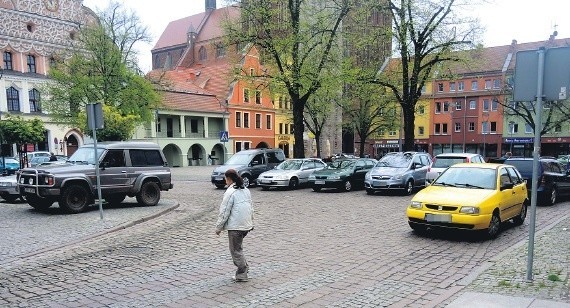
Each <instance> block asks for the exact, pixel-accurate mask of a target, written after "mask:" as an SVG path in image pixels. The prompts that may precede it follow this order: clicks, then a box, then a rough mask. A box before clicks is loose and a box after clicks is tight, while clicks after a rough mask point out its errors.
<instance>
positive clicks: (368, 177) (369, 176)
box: [364, 172, 372, 180]
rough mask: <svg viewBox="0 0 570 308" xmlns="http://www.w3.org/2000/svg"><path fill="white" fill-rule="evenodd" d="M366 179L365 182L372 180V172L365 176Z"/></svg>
mask: <svg viewBox="0 0 570 308" xmlns="http://www.w3.org/2000/svg"><path fill="white" fill-rule="evenodd" d="M364 179H365V180H372V174H371V173H370V172H366V174H365V175H364Z"/></svg>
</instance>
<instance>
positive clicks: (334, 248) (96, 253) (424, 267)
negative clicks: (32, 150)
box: [0, 167, 570, 307]
mask: <svg viewBox="0 0 570 308" xmlns="http://www.w3.org/2000/svg"><path fill="white" fill-rule="evenodd" d="M211 170H212V167H188V168H175V169H173V174H174V178H175V179H176V180H175V183H174V184H175V188H174V189H173V190H172V191H170V192H164V193H163V198H164V204H165V208H169V207H174V206H175V205H176V204H177V203H176V202H178V203H179V206H178V207H177V208H173V209H172V210H171V211H169V212H166V213H164V214H163V215H160V216H158V217H156V218H154V219H151V220H148V221H145V222H143V223H139V224H136V225H133V226H130V227H128V228H125V229H118V230H116V231H114V232H104V233H103V234H99V235H98V236H95V237H93V236H91V237H89V236H88V233H89V232H92V234H95V233H97V232H100V231H101V230H100V229H98V230H92V231H85V234H80V235H79V236H75V238H80V239H81V240H77V241H70V240H69V239H68V238H69V237H70V236H68V234H66V232H64V231H61V229H62V228H63V229H65V228H68V229H69V228H71V226H73V228H77V229H79V227H78V226H82V225H85V224H86V222H85V221H79V220H81V219H85V220H86V221H87V222H89V221H93V219H94V218H95V216H97V215H98V212H97V211H94V212H89V213H85V214H79V215H69V216H66V215H55V218H53V217H52V216H47V217H46V216H44V217H43V219H44V220H45V224H44V223H43V222H42V221H41V215H40V219H39V220H37V221H35V222H33V223H30V225H34V226H35V227H34V228H32V229H31V230H29V231H28V232H30V234H32V233H34V232H35V234H34V235H35V236H36V239H35V240H33V241H31V244H30V243H28V242H26V241H25V239H24V238H23V237H15V240H12V241H10V240H7V239H1V240H0V244H1V245H2V250H4V249H5V248H6V247H8V250H10V251H12V252H11V253H9V254H6V255H4V254H2V255H0V265H1V267H0V277H2V278H1V279H0V306H6V307H263V306H277V307H297V306H305V307H321V306H324V307H438V306H439V307H443V306H446V305H448V304H451V303H453V301H454V300H456V299H457V298H458V297H459V296H461V294H465V293H466V292H473V291H475V292H492V293H501V294H509V295H519V296H525V295H527V296H532V297H535V298H542V299H555V300H558V301H560V302H563V303H569V304H570V299H569V298H568V292H567V291H568V268H569V267H568V256H569V254H568V247H569V246H570V245H568V240H569V237H568V232H569V231H567V230H568V229H565V230H563V229H564V228H567V227H568V226H567V225H568V206H569V204H570V203H569V202H563V203H558V204H556V205H554V206H552V207H539V208H538V209H537V229H538V233H537V242H536V246H535V250H536V251H535V273H536V274H535V277H536V278H535V282H533V283H530V284H529V283H525V285H524V286H523V283H522V282H521V280H520V277H521V271H522V273H524V271H525V270H526V263H525V260H526V259H525V258H524V253H525V251H524V249H525V245H524V243H525V240H526V238H527V237H528V235H527V234H528V219H527V221H526V222H525V224H524V225H523V226H522V227H513V226H512V225H510V224H506V225H505V228H504V230H503V232H502V233H501V234H500V235H499V237H498V238H497V239H496V240H494V241H488V240H483V239H480V238H479V237H476V236H473V235H471V234H469V233H465V232H452V234H442V233H434V234H430V235H427V236H418V235H416V234H414V233H413V232H411V231H410V229H409V227H408V226H407V224H406V218H405V208H406V206H407V204H408V202H409V200H410V199H411V197H405V196H399V195H396V194H390V195H375V196H368V195H366V193H365V192H363V191H354V192H350V193H336V192H329V191H326V192H321V193H315V192H312V191H310V190H309V189H299V190H295V191H287V190H278V191H275V190H270V191H261V190H260V189H259V188H252V196H253V199H254V206H255V209H256V217H255V230H254V231H252V232H250V233H249V234H248V236H247V237H246V238H245V240H244V250H245V253H246V257H247V258H248V262H249V263H250V267H251V269H250V276H251V280H250V281H249V282H247V283H233V282H232V281H231V278H230V277H231V276H232V273H233V271H234V270H235V267H234V266H233V264H232V262H231V257H230V255H229V251H228V248H227V236H226V235H224V234H222V236H216V235H215V234H214V227H213V225H214V222H215V220H216V216H217V208H218V205H219V202H220V201H221V196H222V194H223V190H217V189H215V188H213V186H212V185H211V184H210V183H209V173H210V171H211ZM14 206H22V205H14ZM10 207H11V206H8V207H6V204H0V211H2V215H3V214H4V212H5V211H7V212H10V211H9V210H7V209H10ZM143 209H144V208H143ZM121 210H125V211H136V210H139V207H131V208H126V209H121ZM151 210H155V209H151ZM109 211H110V210H109ZM153 213H155V212H153ZM153 213H151V214H150V215H153ZM18 215H20V216H15V217H13V216H12V217H4V216H2V218H0V222H1V224H2V225H3V226H8V225H10V226H12V227H3V228H2V231H3V234H4V235H5V236H4V237H5V238H11V237H12V236H15V234H17V233H18V232H21V230H22V229H21V228H19V227H14V226H16V225H18V223H15V222H13V221H12V220H16V219H17V220H20V224H22V226H24V225H26V224H27V221H28V220H33V218H35V217H36V215H39V214H38V213H36V212H35V211H32V210H26V211H25V212H23V213H20V214H18ZM89 215H93V217H90V216H89ZM125 215H133V217H131V218H127V216H122V218H120V219H119V218H117V220H116V224H117V225H121V224H125V223H128V222H129V221H132V220H135V219H140V218H142V217H145V215H147V214H142V213H140V214H139V213H137V214H135V213H129V214H125ZM29 217H32V219H29ZM69 217H72V218H74V219H70V218H69ZM97 218H98V216H97ZM52 220H53V221H55V222H52ZM119 220H120V223H119ZM74 221H75V222H76V223H74ZM57 222H61V224H58V223H57ZM564 226H566V227H564ZM82 236H83V237H82ZM71 237H73V236H71ZM42 239H45V240H46V241H47V240H50V241H51V242H49V243H47V244H46V245H45V246H46V247H52V245H54V244H55V245H56V248H55V249H46V248H45V247H44V246H42V245H40V244H38V243H40V242H41V241H42ZM543 242H546V244H548V243H549V242H550V244H549V245H546V246H543ZM59 243H64V244H65V243H67V244H66V245H63V244H60V245H59V246H58V245H57V244H59ZM19 245H21V246H28V245H30V246H31V247H29V248H27V249H24V248H14V246H19ZM38 251H39V252H38ZM5 256H9V257H8V258H6V257H5ZM521 263H525V264H521ZM521 265H522V266H521ZM521 267H522V269H521ZM551 274H555V275H557V277H558V279H560V281H556V282H553V281H551V280H548V277H546V278H544V277H545V275H546V276H547V275H551ZM541 282H542V284H541ZM517 284H518V285H517Z"/></svg>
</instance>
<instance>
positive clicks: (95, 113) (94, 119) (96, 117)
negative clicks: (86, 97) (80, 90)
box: [87, 103, 103, 220]
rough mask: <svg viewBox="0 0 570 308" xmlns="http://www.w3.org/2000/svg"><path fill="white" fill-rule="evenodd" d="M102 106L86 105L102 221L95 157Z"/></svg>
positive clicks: (101, 202) (96, 160)
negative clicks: (91, 134)
mask: <svg viewBox="0 0 570 308" xmlns="http://www.w3.org/2000/svg"><path fill="white" fill-rule="evenodd" d="M101 108H102V106H101V105H99V104H96V103H93V104H87V120H88V121H89V123H90V126H91V127H90V128H91V129H92V130H93V151H94V154H95V156H94V164H95V177H96V178H97V200H98V201H99V216H100V217H101V220H103V200H102V196H101V175H100V172H99V156H98V155H97V128H103V111H102V109H101Z"/></svg>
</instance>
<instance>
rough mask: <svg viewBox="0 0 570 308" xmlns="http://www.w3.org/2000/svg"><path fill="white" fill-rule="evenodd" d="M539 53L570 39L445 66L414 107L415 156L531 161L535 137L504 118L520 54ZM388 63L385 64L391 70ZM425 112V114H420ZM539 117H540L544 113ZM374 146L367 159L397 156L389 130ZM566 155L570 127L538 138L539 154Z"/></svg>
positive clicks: (482, 51) (480, 54)
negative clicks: (508, 154)
mask: <svg viewBox="0 0 570 308" xmlns="http://www.w3.org/2000/svg"><path fill="white" fill-rule="evenodd" d="M540 47H545V48H547V49H548V48H560V47H570V38H564V39H555V38H554V37H551V38H550V39H549V40H545V41H538V42H530V43H518V42H517V41H514V40H513V41H512V42H511V44H510V45H503V46H493V47H485V48H477V49H474V50H469V51H465V58H466V59H469V60H468V61H465V62H456V63H451V64H447V66H446V67H445V69H442V70H440V71H439V72H437V73H438V75H439V76H440V77H439V78H437V77H436V78H434V79H433V80H430V81H429V83H428V84H426V87H425V89H424V91H423V93H424V94H423V96H422V98H421V100H420V101H419V102H418V106H417V108H416V110H418V112H416V123H415V150H416V151H426V152H429V153H430V154H432V155H437V154H440V153H449V152H469V153H480V154H482V155H483V156H485V157H487V158H492V157H499V156H502V155H504V154H505V153H506V152H511V153H512V155H514V156H525V157H530V156H532V152H533V140H534V131H533V129H532V128H531V127H530V125H529V124H528V123H526V121H525V120H524V119H523V118H521V117H516V116H513V115H508V114H507V113H505V107H504V106H505V105H509V104H512V102H511V101H512V88H511V86H512V85H513V78H514V72H515V65H516V56H517V52H519V51H528V50H537V49H539V48H540ZM394 61H398V59H392V61H391V62H390V63H392V64H393V65H395V63H394ZM424 112H425V114H424ZM543 114H544V112H543ZM387 133H388V134H384V135H382V136H380V137H379V138H377V139H375V140H373V142H374V143H375V144H374V147H371V149H370V150H369V152H368V153H367V154H370V155H380V156H381V155H382V154H384V153H386V152H390V151H398V148H399V147H398V145H399V144H400V143H399V142H398V141H399V140H400V137H399V133H398V132H397V131H396V130H394V131H392V132H387ZM569 153H570V125H568V124H562V125H560V127H558V128H555V129H554V130H553V131H552V132H548V133H546V134H545V135H543V136H542V137H541V154H542V155H548V156H558V155H562V154H569Z"/></svg>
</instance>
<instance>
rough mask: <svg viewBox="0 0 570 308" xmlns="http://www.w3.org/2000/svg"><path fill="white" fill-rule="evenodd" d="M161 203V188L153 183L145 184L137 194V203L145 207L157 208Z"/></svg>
mask: <svg viewBox="0 0 570 308" xmlns="http://www.w3.org/2000/svg"><path fill="white" fill-rule="evenodd" d="M158 201H160V187H158V184H157V183H156V182H153V181H147V182H144V183H143V184H142V186H141V190H140V191H139V193H138V194H137V202H138V203H139V204H141V205H144V206H155V205H157V204H158Z"/></svg>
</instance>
